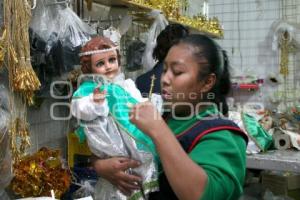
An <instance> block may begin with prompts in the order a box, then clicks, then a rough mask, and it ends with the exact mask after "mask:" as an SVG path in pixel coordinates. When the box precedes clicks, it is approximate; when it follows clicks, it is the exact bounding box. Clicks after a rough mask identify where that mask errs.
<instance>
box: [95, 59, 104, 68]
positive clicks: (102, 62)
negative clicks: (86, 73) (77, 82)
mask: <svg viewBox="0 0 300 200" xmlns="http://www.w3.org/2000/svg"><path fill="white" fill-rule="evenodd" d="M103 65H104V61H102V60H101V61H99V62H97V63H96V67H102V66H103Z"/></svg>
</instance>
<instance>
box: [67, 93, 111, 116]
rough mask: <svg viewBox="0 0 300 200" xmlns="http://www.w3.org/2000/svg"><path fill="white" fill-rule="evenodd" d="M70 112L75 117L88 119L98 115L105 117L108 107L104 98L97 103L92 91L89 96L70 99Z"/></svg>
mask: <svg viewBox="0 0 300 200" xmlns="http://www.w3.org/2000/svg"><path fill="white" fill-rule="evenodd" d="M71 113H72V115H73V116H74V117H76V118H77V119H81V120H86V121H90V120H94V119H96V118H97V117H99V116H102V117H107V116H108V113H109V108H108V105H107V100H106V99H104V101H103V102H102V103H97V102H95V101H94V94H93V93H92V94H90V95H89V96H85V97H82V98H78V99H72V102H71Z"/></svg>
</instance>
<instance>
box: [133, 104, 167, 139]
mask: <svg viewBox="0 0 300 200" xmlns="http://www.w3.org/2000/svg"><path fill="white" fill-rule="evenodd" d="M129 117H130V121H131V122H132V123H133V124H135V125H136V126H137V127H138V128H139V129H140V130H141V131H143V132H144V133H146V134H148V135H149V136H150V137H152V138H153V137H155V136H156V134H158V133H159V132H160V131H159V130H161V129H160V127H162V126H166V124H165V122H164V120H163V119H162V117H161V115H160V113H159V112H158V111H157V109H156V108H155V107H154V106H153V104H152V103H151V102H148V101H147V102H143V103H139V104H136V105H134V106H133V107H132V109H131V111H130V113H129Z"/></svg>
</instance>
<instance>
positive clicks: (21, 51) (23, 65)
mask: <svg viewBox="0 0 300 200" xmlns="http://www.w3.org/2000/svg"><path fill="white" fill-rule="evenodd" d="M4 5H5V10H6V12H5V14H6V19H7V20H6V21H5V24H6V26H7V27H9V28H8V34H9V36H10V37H9V39H8V48H9V51H8V57H9V58H8V68H9V73H10V74H9V76H10V82H11V83H10V86H11V89H12V90H13V91H14V92H20V93H21V94H23V96H24V97H25V99H26V101H27V103H28V104H29V105H32V104H33V100H32V99H33V96H34V91H36V90H38V89H39V88H40V82H39V80H38V78H37V76H36V74H35V72H34V71H33V69H32V66H31V62H30V43H29V34H28V28H29V22H30V17H31V9H30V6H29V5H28V4H27V1H26V0H11V1H8V0H5V3H4ZM11 10H14V11H15V12H10V11H11ZM11 19H12V20H11Z"/></svg>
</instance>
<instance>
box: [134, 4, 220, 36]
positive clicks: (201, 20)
mask: <svg viewBox="0 0 300 200" xmlns="http://www.w3.org/2000/svg"><path fill="white" fill-rule="evenodd" d="M129 2H132V3H134V4H137V5H140V6H143V7H147V8H150V9H158V10H161V11H162V12H163V13H164V15H165V16H166V18H167V19H168V20H169V21H171V22H177V23H180V24H183V25H186V26H189V27H192V28H194V29H196V30H198V31H200V32H203V33H204V34H208V35H210V36H212V37H217V38H223V37H224V30H223V28H222V26H221V24H220V22H219V20H218V18H216V17H213V18H208V16H205V15H204V14H203V13H201V14H198V15H196V16H193V17H189V16H185V15H184V14H183V12H184V11H185V10H186V8H187V7H188V1H187V0H182V1H179V0H129Z"/></svg>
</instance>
